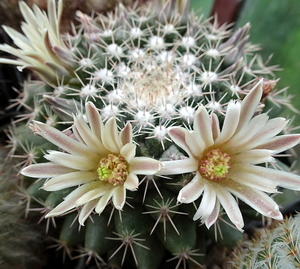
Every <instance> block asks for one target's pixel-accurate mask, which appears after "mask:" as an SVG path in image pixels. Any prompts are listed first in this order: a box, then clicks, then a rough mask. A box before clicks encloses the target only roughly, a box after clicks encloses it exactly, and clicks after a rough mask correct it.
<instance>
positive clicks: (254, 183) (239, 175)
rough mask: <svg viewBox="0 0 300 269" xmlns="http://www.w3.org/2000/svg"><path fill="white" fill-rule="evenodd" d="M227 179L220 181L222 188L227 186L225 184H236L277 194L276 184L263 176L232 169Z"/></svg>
mask: <svg viewBox="0 0 300 269" xmlns="http://www.w3.org/2000/svg"><path fill="white" fill-rule="evenodd" d="M238 167H239V166H238ZM227 177H228V178H226V179H224V180H223V181H222V185H224V186H227V185H226V184H232V185H235V184H236V183H235V182H238V183H239V184H243V185H247V186H250V187H253V188H255V189H258V190H261V191H264V192H268V193H277V185H278V182H276V181H274V180H271V179H268V178H266V177H265V176H264V175H263V174H261V175H254V174H253V173H252V174H250V173H247V172H243V171H241V170H239V169H238V168H237V169H234V168H232V169H231V171H230V173H229V174H228V176H227ZM228 180H229V181H231V183H230V182H227V181H228Z"/></svg>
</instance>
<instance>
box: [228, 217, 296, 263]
mask: <svg viewBox="0 0 300 269" xmlns="http://www.w3.org/2000/svg"><path fill="white" fill-rule="evenodd" d="M299 221H300V216H299V214H297V215H296V216H295V217H289V218H286V219H285V221H283V222H276V223H273V224H272V225H271V227H269V228H264V229H261V231H259V232H257V234H256V238H255V239H254V240H252V241H247V242H244V243H243V244H242V245H241V246H239V247H238V248H237V249H236V251H235V256H236V257H235V259H234V261H233V262H230V263H229V264H230V268H235V269H238V268H240V269H242V268H249V269H254V268H262V269H263V268H299V266H300V257H299V247H300V245H299Z"/></svg>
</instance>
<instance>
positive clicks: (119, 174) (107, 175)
mask: <svg viewBox="0 0 300 269" xmlns="http://www.w3.org/2000/svg"><path fill="white" fill-rule="evenodd" d="M97 172H98V179H99V180H101V181H105V182H108V183H110V184H112V185H114V186H116V185H120V184H123V183H124V182H125V180H126V178H127V176H128V169H127V162H126V160H125V159H124V157H123V156H122V155H116V154H113V153H110V154H108V156H107V157H105V158H102V159H101V160H100V162H99V165H98V169H97Z"/></svg>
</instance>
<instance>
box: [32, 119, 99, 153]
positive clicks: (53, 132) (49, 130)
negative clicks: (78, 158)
mask: <svg viewBox="0 0 300 269" xmlns="http://www.w3.org/2000/svg"><path fill="white" fill-rule="evenodd" d="M34 125H35V127H37V129H38V130H39V131H40V132H39V134H40V135H42V136H43V137H44V138H45V139H47V140H48V141H49V142H51V143H52V144H54V145H56V146H58V147H60V148H62V149H63V150H65V151H67V152H69V153H71V154H75V155H84V156H91V159H93V158H95V157H97V155H96V154H92V152H91V150H90V149H89V148H88V147H87V146H85V145H83V144H81V143H79V142H78V141H76V140H74V139H72V138H70V137H68V136H67V135H65V134H63V133H62V132H61V131H59V130H57V129H55V128H53V127H51V126H49V125H46V124H44V123H41V122H37V121H35V122H34Z"/></svg>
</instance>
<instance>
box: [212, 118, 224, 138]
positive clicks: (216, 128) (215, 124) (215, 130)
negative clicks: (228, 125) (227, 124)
mask: <svg viewBox="0 0 300 269" xmlns="http://www.w3.org/2000/svg"><path fill="white" fill-rule="evenodd" d="M210 120H211V130H212V134H213V139H214V140H216V139H217V138H218V137H219V135H220V133H221V132H220V123H219V118H218V116H217V115H216V114H215V113H212V114H211V117H210Z"/></svg>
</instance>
